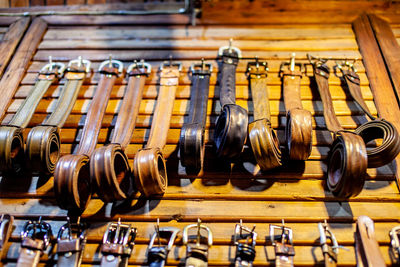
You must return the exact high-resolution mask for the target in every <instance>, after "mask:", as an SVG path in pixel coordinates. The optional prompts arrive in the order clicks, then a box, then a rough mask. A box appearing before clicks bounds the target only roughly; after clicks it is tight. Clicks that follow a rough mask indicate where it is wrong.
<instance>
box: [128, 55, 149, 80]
mask: <svg viewBox="0 0 400 267" xmlns="http://www.w3.org/2000/svg"><path fill="white" fill-rule="evenodd" d="M141 68H142V69H144V71H142V70H141ZM134 69H135V70H136V71H137V72H135V73H132V71H133V70H134ZM126 73H127V74H128V75H129V76H134V75H148V74H150V73H151V65H150V63H146V62H144V59H142V60H140V61H139V62H137V61H136V60H134V61H133V63H132V64H131V65H129V66H128V68H127V70H126Z"/></svg>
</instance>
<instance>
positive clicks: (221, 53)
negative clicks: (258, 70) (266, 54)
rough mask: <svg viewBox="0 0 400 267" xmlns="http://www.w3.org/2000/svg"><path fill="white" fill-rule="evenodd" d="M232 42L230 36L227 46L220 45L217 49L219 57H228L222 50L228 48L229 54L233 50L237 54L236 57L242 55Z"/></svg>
mask: <svg viewBox="0 0 400 267" xmlns="http://www.w3.org/2000/svg"><path fill="white" fill-rule="evenodd" d="M232 42H233V39H232V38H231V39H229V45H228V46H221V47H220V48H219V49H218V56H220V57H222V56H226V57H229V55H224V51H226V50H228V53H229V54H231V53H232V51H234V52H236V54H237V58H241V57H242V51H241V50H240V49H239V48H237V47H235V46H232Z"/></svg>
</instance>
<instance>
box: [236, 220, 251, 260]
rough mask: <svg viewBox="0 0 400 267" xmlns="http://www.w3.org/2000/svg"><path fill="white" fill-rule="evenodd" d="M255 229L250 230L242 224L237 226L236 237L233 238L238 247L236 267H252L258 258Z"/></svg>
mask: <svg viewBox="0 0 400 267" xmlns="http://www.w3.org/2000/svg"><path fill="white" fill-rule="evenodd" d="M255 228H256V226H253V229H249V228H247V227H246V226H243V225H242V220H240V224H236V226H235V235H234V236H233V243H234V244H235V246H236V256H235V267H252V266H253V261H254V259H255V257H256V239H257V233H256V232H254V229H255Z"/></svg>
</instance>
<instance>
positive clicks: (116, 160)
mask: <svg viewBox="0 0 400 267" xmlns="http://www.w3.org/2000/svg"><path fill="white" fill-rule="evenodd" d="M149 73H151V65H150V64H148V63H144V62H140V63H136V62H135V63H133V64H131V65H130V66H129V67H128V69H127V74H128V76H129V79H128V85H127V86H126V90H125V94H124V98H123V100H122V104H121V108H120V111H119V113H118V118H117V122H116V124H115V129H114V134H113V137H112V140H111V144H109V145H107V146H103V147H101V148H98V149H96V150H95V151H94V152H93V155H92V158H91V160H90V176H91V177H92V180H93V181H94V182H95V183H96V185H97V186H96V188H97V193H98V196H99V197H100V198H101V199H102V200H103V201H104V202H106V203H107V202H113V201H116V200H124V199H126V198H128V197H130V196H131V195H132V193H133V192H134V188H135V186H134V184H133V182H134V180H133V179H132V173H131V167H130V166H129V163H128V156H127V155H126V154H125V152H124V150H125V148H126V147H127V146H128V145H129V143H130V141H131V138H132V135H133V130H134V129H135V121H136V117H137V115H138V113H139V107H140V101H141V100H142V95H143V89H144V85H145V81H146V77H147V75H148V74H149Z"/></svg>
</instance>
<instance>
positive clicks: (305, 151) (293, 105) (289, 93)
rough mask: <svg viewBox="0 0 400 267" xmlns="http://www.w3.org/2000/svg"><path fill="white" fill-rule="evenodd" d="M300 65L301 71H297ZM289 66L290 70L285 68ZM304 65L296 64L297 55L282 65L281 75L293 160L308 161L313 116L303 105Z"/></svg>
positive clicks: (289, 150) (290, 152)
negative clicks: (296, 67) (302, 79)
mask: <svg viewBox="0 0 400 267" xmlns="http://www.w3.org/2000/svg"><path fill="white" fill-rule="evenodd" d="M296 65H298V66H299V68H300V70H295V66H296ZM285 66H288V68H285ZM303 73H304V65H303V64H302V63H295V54H294V53H293V54H292V58H291V60H290V62H284V63H282V64H281V68H280V75H281V77H282V80H283V98H284V100H285V109H286V127H285V137H286V142H287V148H288V154H289V158H290V159H291V160H307V159H308V157H309V156H310V154H311V148H312V146H311V141H312V116H311V112H310V111H308V110H305V109H304V108H303V105H302V103H301V94H300V81H301V77H302V76H303Z"/></svg>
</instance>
